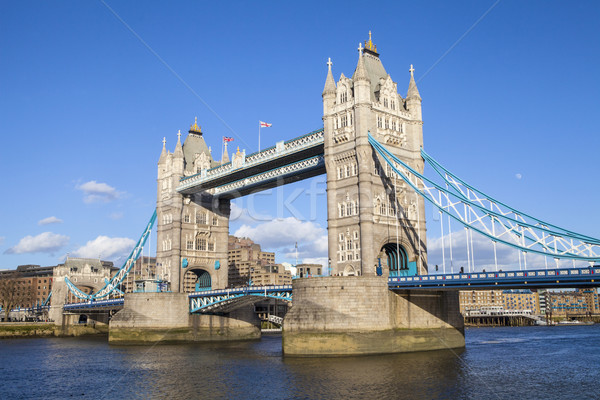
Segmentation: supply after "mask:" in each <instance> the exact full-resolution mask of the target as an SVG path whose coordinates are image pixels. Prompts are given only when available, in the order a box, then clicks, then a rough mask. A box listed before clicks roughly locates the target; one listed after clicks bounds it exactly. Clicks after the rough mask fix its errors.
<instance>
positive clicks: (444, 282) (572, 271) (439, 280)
mask: <svg viewBox="0 0 600 400" xmlns="http://www.w3.org/2000/svg"><path fill="white" fill-rule="evenodd" d="M388 285H389V287H390V289H435V290H461V289H498V290H500V289H526V288H532V289H535V288H544V289H552V288H572V287H589V286H600V266H594V267H587V268H561V269H548V270H545V269H542V270H531V271H498V272H496V271H494V272H476V273H466V274H465V273H462V274H443V275H421V276H419V275H417V276H402V277H392V278H389V280H388Z"/></svg>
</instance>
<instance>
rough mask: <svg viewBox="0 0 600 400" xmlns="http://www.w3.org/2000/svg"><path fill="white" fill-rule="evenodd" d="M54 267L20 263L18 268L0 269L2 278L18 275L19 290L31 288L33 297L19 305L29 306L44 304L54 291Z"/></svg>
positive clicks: (0, 277)
mask: <svg viewBox="0 0 600 400" xmlns="http://www.w3.org/2000/svg"><path fill="white" fill-rule="evenodd" d="M53 268H54V267H53V266H52V267H41V266H39V265H32V264H29V265H19V266H18V267H17V269H16V270H4V271H0V279H11V278H13V277H15V276H16V280H17V281H18V282H19V285H18V286H17V287H18V288H19V290H30V291H31V293H32V294H33V296H32V298H31V299H30V300H29V301H27V302H26V303H24V304H19V305H18V306H19V307H23V308H28V307H32V306H35V305H36V304H42V303H43V302H44V300H46V298H48V295H49V294H50V292H51V291H52V270H53Z"/></svg>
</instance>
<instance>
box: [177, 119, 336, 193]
mask: <svg viewBox="0 0 600 400" xmlns="http://www.w3.org/2000/svg"><path fill="white" fill-rule="evenodd" d="M323 145H324V130H323V128H321V129H318V130H315V131H312V132H310V133H308V134H306V135H302V136H299V137H297V138H294V139H291V140H287V141H281V142H278V143H277V144H276V145H275V146H272V147H269V148H266V149H264V150H262V151H259V152H256V153H252V154H250V155H247V156H244V155H241V156H240V157H241V159H240V160H238V161H232V162H228V163H225V164H223V165H220V166H218V167H215V168H211V169H207V170H203V171H201V172H200V173H198V174H195V175H191V176H186V177H182V178H181V179H180V181H179V185H178V186H177V189H176V190H177V192H179V193H182V194H192V193H198V192H201V191H205V190H208V189H215V188H216V189H215V191H214V193H212V194H214V195H218V196H222V197H238V196H240V195H243V194H244V193H246V192H245V190H250V188H253V189H257V187H260V188H268V187H272V183H273V181H275V180H279V181H281V180H282V179H284V178H286V177H287V178H290V177H295V179H296V180H299V179H304V178H308V177H311V176H315V175H317V174H320V173H324V172H325V164H324V163H323V151H324V150H323ZM269 185H271V186H269Z"/></svg>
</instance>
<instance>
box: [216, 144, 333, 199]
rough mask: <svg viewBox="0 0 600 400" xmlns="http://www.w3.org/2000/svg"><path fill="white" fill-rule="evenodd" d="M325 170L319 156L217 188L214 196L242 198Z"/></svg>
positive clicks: (323, 159) (323, 160)
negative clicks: (251, 192)
mask: <svg viewBox="0 0 600 400" xmlns="http://www.w3.org/2000/svg"><path fill="white" fill-rule="evenodd" d="M324 168H325V157H324V156H323V155H317V156H314V157H310V158H306V159H303V160H300V161H297V162H294V163H290V164H286V165H283V166H280V167H276V168H273V169H270V170H267V171H265V172H260V173H258V174H255V175H252V176H245V177H243V178H240V179H238V180H235V181H232V182H228V183H226V184H224V185H221V186H217V187H215V188H214V189H213V193H212V194H213V195H215V196H220V197H230V198H234V197H240V196H242V195H243V194H244V193H247V192H250V191H252V190H259V189H260V188H267V187H273V186H276V184H277V183H280V182H283V181H284V180H285V179H286V178H297V177H298V176H300V175H302V174H312V173H313V172H319V171H324ZM314 175H315V174H312V175H311V176H314Z"/></svg>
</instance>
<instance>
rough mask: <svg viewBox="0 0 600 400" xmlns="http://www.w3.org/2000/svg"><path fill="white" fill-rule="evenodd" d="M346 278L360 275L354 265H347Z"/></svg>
mask: <svg viewBox="0 0 600 400" xmlns="http://www.w3.org/2000/svg"><path fill="white" fill-rule="evenodd" d="M344 276H358V274H357V273H356V269H355V268H354V267H353V266H352V265H346V268H344Z"/></svg>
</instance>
